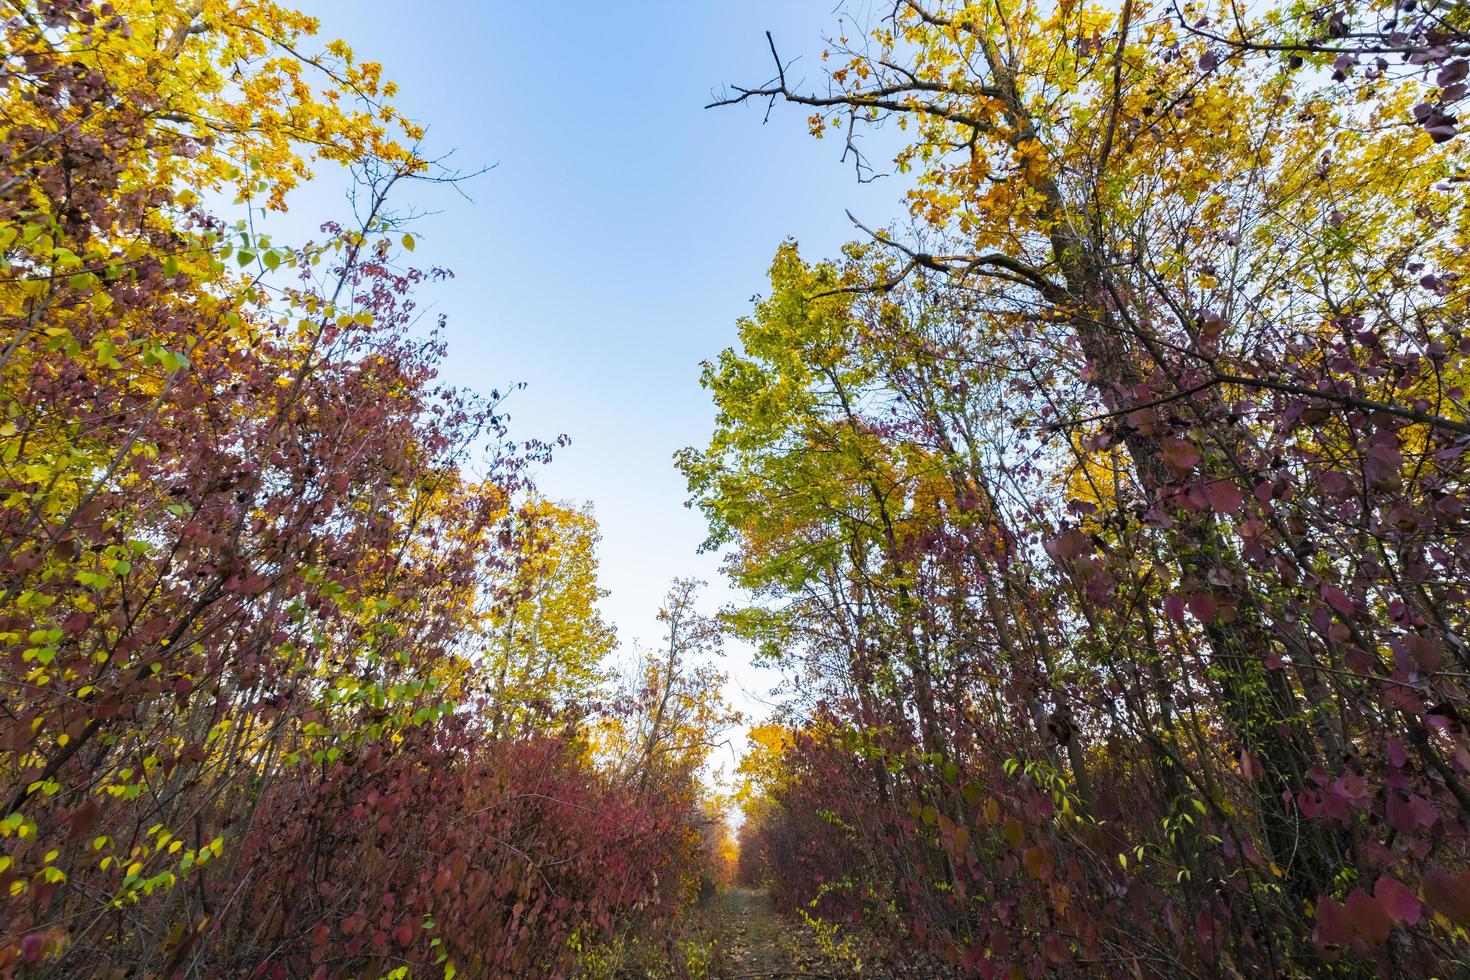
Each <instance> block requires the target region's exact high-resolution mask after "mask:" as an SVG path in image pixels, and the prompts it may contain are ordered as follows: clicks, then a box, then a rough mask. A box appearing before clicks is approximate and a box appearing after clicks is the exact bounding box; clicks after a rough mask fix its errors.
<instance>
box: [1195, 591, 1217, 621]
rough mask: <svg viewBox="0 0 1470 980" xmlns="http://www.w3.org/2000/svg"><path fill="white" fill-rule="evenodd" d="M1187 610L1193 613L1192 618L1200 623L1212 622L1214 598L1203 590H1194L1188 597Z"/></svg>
mask: <svg viewBox="0 0 1470 980" xmlns="http://www.w3.org/2000/svg"><path fill="white" fill-rule="evenodd" d="M1189 611H1190V612H1192V613H1194V618H1195V619H1197V620H1199V621H1200V622H1201V623H1206V624H1208V623H1212V622H1214V621H1215V599H1214V597H1213V596H1211V595H1209V594H1208V593H1205V592H1196V593H1195V594H1194V595H1192V596H1190V597H1189Z"/></svg>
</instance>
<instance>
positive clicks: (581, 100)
mask: <svg viewBox="0 0 1470 980" xmlns="http://www.w3.org/2000/svg"><path fill="white" fill-rule="evenodd" d="M301 6H303V7H304V9H306V10H308V11H309V12H312V13H313V14H316V15H317V16H319V17H320V18H321V20H322V32H323V34H324V35H325V36H327V37H332V36H340V37H342V38H344V39H346V40H347V41H348V42H349V43H350V44H351V45H352V46H353V48H354V49H355V50H356V52H357V54H358V55H359V57H361V58H364V59H367V60H375V61H380V62H382V63H383V65H384V73H385V77H388V78H391V79H393V80H395V81H397V82H398V83H399V85H400V86H401V89H402V91H401V95H400V97H399V99H398V100H397V101H398V104H399V105H400V107H401V108H402V109H403V110H404V111H405V112H406V113H407V114H408V115H409V116H410V117H412V118H414V119H415V120H416V121H419V122H421V123H424V124H427V125H428V126H429V136H428V144H429V147H430V149H431V150H434V151H436V152H437V151H447V150H451V149H452V150H454V156H453V161H454V162H455V163H456V165H458V166H459V167H461V168H462V169H465V170H472V169H475V168H477V167H478V166H481V165H485V164H496V168H495V169H494V170H492V171H491V172H489V173H488V174H485V175H484V176H482V177H479V178H477V179H476V180H475V181H473V182H472V183H471V184H470V185H469V186H468V187H467V188H466V190H467V192H468V194H469V195H470V196H471V197H472V198H473V203H470V202H467V201H464V200H462V199H460V198H459V197H458V196H457V195H455V194H453V193H451V192H448V191H446V190H444V189H432V188H425V189H419V190H413V191H411V192H410V193H409V195H408V196H407V199H406V200H404V201H401V202H400V203H401V204H412V205H415V206H417V207H420V208H424V209H430V210H437V211H438V212H439V213H438V214H435V215H431V216H429V217H426V218H424V219H422V220H421V221H420V222H419V224H418V225H417V226H416V227H415V234H416V237H417V239H418V243H419V244H418V248H417V250H416V252H415V256H414V258H415V261H416V262H417V263H419V264H423V265H429V264H437V265H444V266H446V267H449V268H452V269H453V270H454V271H455V273H456V275H457V278H456V279H455V280H454V281H453V282H450V283H447V284H442V285H434V286H432V287H430V288H429V289H427V290H426V292H425V296H424V299H425V300H429V299H432V300H433V302H434V308H435V310H436V311H442V312H444V313H446V314H448V316H449V344H450V357H449V362H448V365H447V370H446V372H445V376H446V380H447V381H449V382H451V383H454V384H459V385H467V386H471V387H479V388H489V387H493V386H500V387H502V388H503V387H504V386H505V385H506V384H507V383H508V382H513V381H524V382H526V384H527V388H526V390H525V391H522V392H519V393H517V394H516V395H515V396H514V397H513V400H512V401H511V403H510V413H511V416H512V434H513V435H517V436H522V437H525V436H532V435H536V436H554V435H557V434H560V433H566V434H567V435H569V436H570V437H571V439H572V444H571V446H570V447H569V448H568V449H565V450H562V451H561V452H560V454H559V455H558V457H557V459H556V461H555V462H554V463H553V464H552V465H551V466H550V467H548V468H547V469H546V470H545V471H544V472H543V473H542V474H541V476H540V477H539V483H540V485H541V487H542V489H543V490H544V491H545V492H546V493H547V494H548V495H550V496H552V497H556V498H559V499H568V500H576V501H583V500H590V501H591V502H592V504H593V506H594V508H595V511H596V514H597V518H598V520H599V522H600V524H601V526H602V533H603V545H602V549H601V559H602V568H603V584H604V586H605V587H606V588H608V589H609V590H611V593H612V594H611V595H610V596H609V597H608V599H607V600H605V602H604V603H603V609H604V612H605V613H606V615H607V616H608V617H609V619H611V620H612V621H613V622H614V623H615V624H616V625H617V627H618V631H619V635H620V637H621V638H622V640H623V642H624V643H625V644H626V643H628V642H630V641H633V640H635V639H639V640H643V641H646V642H653V641H656V639H657V638H658V635H659V628H658V624H657V623H656V622H655V620H654V614H655V612H656V610H657V608H658V605H659V601H660V599H661V597H662V596H663V594H664V592H665V591H666V590H667V588H668V585H669V582H670V580H672V579H673V578H674V577H675V576H685V575H695V576H698V577H700V578H703V579H706V580H708V581H709V582H710V583H711V588H710V589H709V591H708V597H709V600H710V601H709V607H710V609H711V610H713V609H714V608H715V607H716V606H717V605H718V604H719V603H720V602H722V601H725V600H727V599H729V598H731V596H730V594H729V593H728V592H727V590H726V588H725V586H724V584H723V583H722V582H721V581H720V576H719V570H718V562H717V560H716V559H715V558H714V557H713V556H708V555H705V556H701V555H698V554H697V553H696V550H697V548H698V546H699V544H700V542H701V541H702V540H703V537H704V525H703V520H702V518H701V517H700V515H699V513H698V512H697V511H692V510H686V509H685V507H684V506H683V504H684V500H685V498H686V493H685V489H684V485H683V480H682V478H681V477H680V475H679V474H678V472H677V471H676V470H675V469H674V468H673V464H672V459H671V456H672V454H673V453H674V451H675V450H677V449H679V448H680V447H682V446H685V445H690V444H698V443H700V442H701V441H702V440H705V439H706V438H707V437H708V434H709V431H710V426H711V421H712V418H713V413H712V410H711V408H710V405H709V401H708V398H707V396H706V394H705V392H704V391H703V390H702V389H701V388H700V386H699V363H700V361H701V360H703V359H705V358H708V357H713V356H714V355H715V354H716V353H718V352H719V351H720V350H721V349H723V348H725V347H727V346H730V345H731V344H732V343H734V341H735V330H736V326H735V321H736V319H737V318H738V317H739V316H741V315H742V314H744V313H746V312H747V311H749V309H750V300H751V298H752V296H754V295H755V294H757V293H760V292H762V291H763V286H764V276H765V271H766V269H767V267H768V265H769V262H770V259H771V257H772V255H773V254H774V251H775V249H776V246H777V245H778V244H779V243H780V241H781V240H782V239H783V238H786V237H788V236H791V237H794V238H796V239H797V240H798V241H800V242H801V243H802V246H803V251H804V252H805V253H806V254H808V255H809V256H810V257H820V256H826V255H831V254H833V253H835V251H836V249H837V248H838V247H839V246H840V245H841V243H842V242H843V241H845V240H847V239H848V238H849V237H851V236H852V235H853V233H854V230H853V229H852V227H851V225H850V224H849V223H848V221H847V218H846V217H845V215H844V209H846V208H851V209H852V210H853V212H854V213H855V214H857V215H858V216H859V217H861V218H863V219H864V221H865V223H868V224H869V225H870V227H871V226H872V225H873V224H882V223H884V222H886V221H887V220H889V219H890V218H892V217H893V216H894V215H895V214H896V213H897V211H898V197H899V190H898V188H896V187H895V186H894V184H893V183H892V182H891V181H890V180H879V181H877V182H876V183H872V184H866V185H859V184H858V183H857V182H856V180H855V179H854V176H853V173H852V170H851V168H850V167H848V166H847V165H845V164H843V163H841V162H839V158H840V156H841V151H842V146H841V142H840V140H836V139H832V138H830V137H829V138H828V139H824V140H821V141H818V140H814V139H813V138H812V137H811V136H810V135H808V133H807V131H806V125H805V122H804V119H805V114H804V113H802V112H801V111H799V110H798V109H796V108H794V107H778V108H777V110H776V111H775V112H774V113H773V114H772V118H771V121H770V123H769V124H767V125H764V126H763V125H762V124H761V119H762V115H763V111H764V106H761V107H759V108H758V107H754V106H751V107H741V108H733V109H732V108H727V109H718V110H705V109H704V108H703V106H704V104H705V103H707V102H709V101H710V96H711V90H712V89H715V88H718V87H719V86H721V85H722V84H724V83H726V82H729V81H736V82H744V83H747V84H748V83H754V82H761V81H764V80H765V79H767V78H768V77H770V76H771V74H772V63H771V60H770V54H769V51H768V49H767V47H766V42H765V37H764V32H765V31H766V30H770V31H772V32H773V34H774V35H775V37H776V40H777V43H778V45H779V46H780V48H781V50H782V54H783V57H784V58H788V59H789V58H791V57H794V56H796V55H798V54H801V55H804V57H802V59H801V60H800V61H799V62H798V63H797V66H796V67H795V68H794V69H792V71H791V72H790V73H789V78H790V79H791V80H792V81H795V80H796V79H798V78H801V77H806V78H808V79H809V81H810V82H811V83H812V84H813V85H816V84H817V83H818V82H820V80H821V78H820V71H819V69H818V61H817V57H816V56H817V55H818V54H819V53H820V50H821V37H822V36H823V34H824V33H825V32H827V31H829V30H830V29H832V27H833V26H834V25H835V22H836V15H835V14H834V13H833V5H832V0H726V2H714V0H624V2H622V3H607V2H590V0H564V2H562V3H559V4H548V3H524V2H523V3H499V2H484V0H482V2H474V0H424V2H421V3H418V4H405V3H403V2H402V0H393V2H389V0H301ZM309 193H310V199H309V200H308V199H301V200H299V201H298V202H295V203H293V211H296V212H297V214H298V215H300V212H301V211H302V210H303V209H306V208H310V209H311V211H312V212H313V213H312V217H313V218H315V217H316V216H317V215H316V214H315V212H316V211H317V210H318V209H320V208H327V209H332V210H337V211H340V208H339V207H337V201H336V200H334V199H332V198H328V197H320V196H318V195H319V194H322V193H325V192H321V191H318V190H315V189H314V190H313V191H311V192H309ZM302 216H303V217H304V215H302ZM746 659H747V658H745V657H744V656H743V654H742V651H740V650H738V649H732V650H731V651H730V654H729V656H728V662H727V664H726V666H727V668H728V669H729V670H730V671H731V673H732V674H733V675H734V679H735V681H736V684H735V685H734V686H733V689H732V691H731V694H732V696H733V698H734V700H736V701H737V703H738V704H739V705H740V706H741V707H742V708H743V709H744V710H747V711H749V712H752V713H754V714H756V715H759V714H760V713H761V711H762V710H763V709H762V707H761V705H760V704H759V701H758V700H755V699H752V698H749V697H747V696H746V695H745V693H744V692H745V691H748V692H749V693H750V694H751V695H755V696H761V695H764V694H766V693H767V690H768V688H769V687H770V684H771V678H770V677H769V676H763V675H761V674H760V673H758V672H756V671H754V670H753V669H751V668H750V667H749V666H748V664H747V663H745V660H746ZM724 761H725V763H726V765H727V766H728V762H729V757H728V755H727V756H726V759H725V760H724Z"/></svg>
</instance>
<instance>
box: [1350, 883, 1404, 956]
mask: <svg viewBox="0 0 1470 980" xmlns="http://www.w3.org/2000/svg"><path fill="white" fill-rule="evenodd" d="M1347 915H1348V919H1349V920H1350V921H1351V922H1352V924H1353V930H1354V931H1355V932H1357V934H1358V935H1360V936H1362V937H1363V939H1365V940H1366V941H1367V942H1368V943H1369V944H1371V945H1374V946H1381V945H1382V944H1383V943H1385V942H1387V941H1388V935H1389V933H1390V932H1391V931H1392V929H1393V926H1392V923H1390V922H1389V915H1388V912H1387V911H1385V909H1384V907H1383V905H1382V904H1380V903H1379V901H1378V899H1377V898H1375V897H1374V896H1372V895H1369V894H1368V893H1367V892H1365V891H1363V889H1361V888H1354V889H1353V890H1352V891H1351V892H1350V893H1349V894H1348V897H1347Z"/></svg>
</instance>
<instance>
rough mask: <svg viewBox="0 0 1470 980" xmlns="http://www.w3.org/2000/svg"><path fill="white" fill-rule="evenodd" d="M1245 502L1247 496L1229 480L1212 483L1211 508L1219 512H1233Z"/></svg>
mask: <svg viewBox="0 0 1470 980" xmlns="http://www.w3.org/2000/svg"><path fill="white" fill-rule="evenodd" d="M1244 503H1245V496H1244V495H1243V494H1242V493H1241V492H1240V489H1239V488H1238V487H1236V485H1235V484H1233V483H1231V482H1229V481H1228V480H1216V481H1215V482H1214V483H1211V484H1210V509H1212V510H1213V511H1214V512H1215V513H1217V514H1233V513H1235V512H1236V511H1238V510H1240V507H1241V505H1242V504H1244Z"/></svg>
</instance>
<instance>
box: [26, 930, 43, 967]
mask: <svg viewBox="0 0 1470 980" xmlns="http://www.w3.org/2000/svg"><path fill="white" fill-rule="evenodd" d="M43 948H44V947H43V945H42V943H41V936H40V934H39V933H35V932H33V933H31V934H30V935H29V936H26V937H25V938H23V939H22V940H21V941H20V955H21V956H22V957H23V958H24V959H25V961H26V962H27V963H29V964H31V965H32V966H34V965H36V964H37V963H39V962H40V961H41V952H42V949H43Z"/></svg>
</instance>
